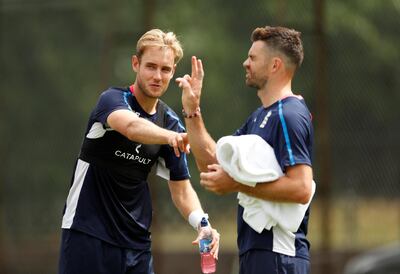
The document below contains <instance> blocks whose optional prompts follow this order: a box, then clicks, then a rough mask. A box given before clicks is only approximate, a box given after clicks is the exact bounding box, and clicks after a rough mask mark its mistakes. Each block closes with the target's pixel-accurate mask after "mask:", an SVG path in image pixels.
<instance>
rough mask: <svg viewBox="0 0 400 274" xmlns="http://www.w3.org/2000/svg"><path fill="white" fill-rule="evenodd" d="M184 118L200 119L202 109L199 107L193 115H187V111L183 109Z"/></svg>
mask: <svg viewBox="0 0 400 274" xmlns="http://www.w3.org/2000/svg"><path fill="white" fill-rule="evenodd" d="M182 116H183V117H184V118H188V119H190V118H193V117H199V116H200V107H197V108H196V110H195V111H194V112H192V113H187V112H186V111H185V109H182Z"/></svg>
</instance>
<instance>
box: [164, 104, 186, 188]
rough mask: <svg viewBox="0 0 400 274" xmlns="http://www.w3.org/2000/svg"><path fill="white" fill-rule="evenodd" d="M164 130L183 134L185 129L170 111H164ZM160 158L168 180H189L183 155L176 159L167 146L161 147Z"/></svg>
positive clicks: (184, 155) (171, 149) (172, 150)
mask: <svg viewBox="0 0 400 274" xmlns="http://www.w3.org/2000/svg"><path fill="white" fill-rule="evenodd" d="M165 115H166V128H167V129H169V130H172V131H175V132H180V133H181V132H185V131H186V130H185V127H184V126H183V124H182V122H181V121H180V119H179V117H178V116H177V115H176V113H175V112H174V111H172V110H171V109H169V108H168V109H167V110H166V114H165ZM160 157H162V158H163V159H164V162H165V167H166V168H167V170H168V171H169V176H170V178H169V179H170V180H173V181H179V180H184V179H188V178H190V173H189V168H188V163H187V157H186V154H185V153H181V155H180V157H176V155H175V153H174V149H173V148H172V147H170V146H169V145H163V146H162V147H161V153H160Z"/></svg>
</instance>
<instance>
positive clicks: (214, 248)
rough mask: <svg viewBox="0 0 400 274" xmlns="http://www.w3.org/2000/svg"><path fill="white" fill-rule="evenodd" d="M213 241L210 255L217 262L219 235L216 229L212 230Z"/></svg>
mask: <svg viewBox="0 0 400 274" xmlns="http://www.w3.org/2000/svg"><path fill="white" fill-rule="evenodd" d="M212 234H213V239H212V242H211V246H212V248H211V254H213V257H214V258H215V259H217V260H218V252H219V241H220V234H219V233H218V231H217V230H216V229H213V233H212Z"/></svg>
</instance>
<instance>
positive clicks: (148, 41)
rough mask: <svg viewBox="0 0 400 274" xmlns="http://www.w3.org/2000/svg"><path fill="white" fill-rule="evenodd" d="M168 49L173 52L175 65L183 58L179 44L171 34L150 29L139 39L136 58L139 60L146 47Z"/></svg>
mask: <svg viewBox="0 0 400 274" xmlns="http://www.w3.org/2000/svg"><path fill="white" fill-rule="evenodd" d="M150 46H159V47H168V48H170V49H172V51H173V52H174V55H175V58H174V63H175V64H177V63H178V62H179V61H180V60H181V59H182V57H183V49H182V46H181V43H180V42H179V41H178V39H177V38H176V35H175V34H174V33H173V32H164V31H162V30H160V29H152V30H149V31H148V32H146V33H145V34H143V35H142V37H140V39H139V41H138V42H137V45H136V56H137V57H138V58H139V59H140V57H141V56H142V55H143V53H144V51H145V50H146V48H147V47H150Z"/></svg>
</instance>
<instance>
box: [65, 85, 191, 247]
mask: <svg viewBox="0 0 400 274" xmlns="http://www.w3.org/2000/svg"><path fill="white" fill-rule="evenodd" d="M118 109H126V110H130V111H133V112H135V113H136V114H137V115H138V116H139V117H142V118H144V119H147V120H149V121H151V122H153V123H155V124H157V125H159V126H161V127H163V128H166V129H169V130H173V131H176V132H184V131H185V129H184V127H183V125H182V123H181V122H180V120H179V118H178V116H177V115H176V113H175V112H174V111H173V110H172V109H171V108H169V107H168V106H167V105H166V104H165V103H163V102H162V101H161V100H159V102H158V105H157V111H156V113H155V114H153V115H150V114H148V113H146V112H145V111H144V110H143V109H142V108H141V106H140V105H139V103H138V102H137V100H136V98H135V96H134V95H133V93H132V92H131V91H130V90H129V88H123V89H120V88H110V89H108V90H106V91H105V92H103V93H102V94H101V96H100V98H99V100H98V102H97V105H96V106H95V108H94V110H93V111H92V113H91V115H90V119H89V123H88V127H87V130H86V133H85V138H84V141H83V144H82V147H81V152H80V155H79V158H78V160H77V162H76V165H75V169H74V175H73V178H72V184H71V189H70V192H69V194H68V198H67V201H66V206H65V209H64V216H63V221H62V228H65V229H75V230H79V231H81V232H84V233H87V234H89V235H92V236H94V237H97V238H99V239H101V240H104V241H106V242H109V243H111V244H114V245H117V246H120V247H124V248H131V249H150V231H149V229H150V225H151V221H152V214H153V212H152V203H151V197H150V191H149V186H148V183H147V181H146V180H147V176H148V174H149V172H150V171H151V168H152V166H153V165H154V164H160V163H162V165H164V166H165V167H166V168H167V171H168V172H169V178H167V179H170V180H184V179H188V178H189V177H190V175H189V170H188V166H187V161H186V155H185V154H181V156H180V157H176V156H175V154H174V152H173V149H172V148H171V147H170V146H169V145H146V144H140V143H137V142H133V141H131V140H129V139H128V138H126V137H125V136H123V135H122V134H120V133H118V132H117V131H114V130H112V129H111V128H110V127H109V126H108V125H107V117H108V115H109V114H110V113H112V112H113V111H115V110H118Z"/></svg>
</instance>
